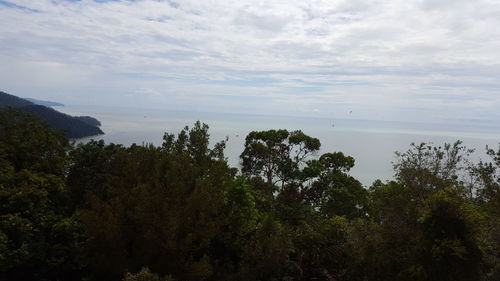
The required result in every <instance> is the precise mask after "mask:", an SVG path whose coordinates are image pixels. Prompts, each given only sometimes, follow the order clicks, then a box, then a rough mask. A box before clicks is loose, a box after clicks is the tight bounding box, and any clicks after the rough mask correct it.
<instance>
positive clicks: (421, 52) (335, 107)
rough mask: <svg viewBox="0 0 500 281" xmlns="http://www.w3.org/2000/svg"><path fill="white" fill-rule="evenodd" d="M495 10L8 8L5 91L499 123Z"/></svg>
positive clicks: (55, 4) (22, 4)
mask: <svg viewBox="0 0 500 281" xmlns="http://www.w3.org/2000/svg"><path fill="white" fill-rule="evenodd" d="M499 26H500V2H498V0H475V1H469V0H467V1H466V0H391V1H389V0H386V1H376V0H363V1H361V0H325V1H323V0H301V1H298V0H297V1H296V0H284V1H273V0H268V1H258V0H231V1H228V0H183V1H173V0H172V1H155V0H136V1H131V0H113V1H105V0H100V1H97V0H80V1H76V0H72V1H68V0H0V63H1V67H0V90H1V91H5V92H8V93H11V94H14V95H17V96H21V97H33V98H38V99H49V100H53V101H58V102H63V103H66V104H80V105H105V106H124V107H140V108H157V109H158V108H164V109H165V110H172V109H179V110H193V111H211V112H236V113H250V114H266V115H273V114H276V115H294V116H311V117H326V118H330V117H331V118H344V117H345V118H356V119H365V120H398V121H414V122H433V123H447V122H452V123H457V122H458V123H459V122H472V123H477V124H496V123H498V121H500V110H498V108H500V92H499V90H500V28H499Z"/></svg>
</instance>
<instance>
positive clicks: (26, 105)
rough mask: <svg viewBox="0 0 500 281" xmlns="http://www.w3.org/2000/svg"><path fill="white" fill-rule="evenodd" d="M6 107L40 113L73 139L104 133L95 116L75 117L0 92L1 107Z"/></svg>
mask: <svg viewBox="0 0 500 281" xmlns="http://www.w3.org/2000/svg"><path fill="white" fill-rule="evenodd" d="M6 107H13V108H18V109H20V110H22V111H24V112H27V113H31V114H35V115H38V116H39V117H40V118H41V119H43V120H45V121H46V122H47V123H48V124H49V126H50V127H51V128H53V129H57V130H63V131H64V133H65V135H66V136H67V137H69V138H72V139H76V138H83V137H89V136H96V135H102V134H104V132H103V131H102V130H101V129H100V128H99V127H98V125H100V122H99V121H98V120H97V119H95V118H92V117H89V116H79V117H73V116H70V115H67V114H64V113H61V112H59V111H57V110H55V109H52V108H50V107H46V106H43V105H36V104H33V103H32V102H30V101H27V100H25V99H22V98H19V97H16V96H13V95H10V94H7V93H5V92H0V109H1V108H6Z"/></svg>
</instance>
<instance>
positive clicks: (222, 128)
mask: <svg viewBox="0 0 500 281" xmlns="http://www.w3.org/2000/svg"><path fill="white" fill-rule="evenodd" d="M57 110H59V111H62V112H65V113H68V114H70V115H90V116H93V117H95V118H97V119H99V120H100V121H101V123H102V127H101V128H102V130H103V131H104V132H105V135H103V136H97V137H94V139H103V140H104V141H106V142H109V143H111V142H112V143H120V144H123V145H126V146H128V145H130V144H132V143H137V144H142V143H153V144H155V145H160V144H161V143H162V137H163V134H164V133H165V132H168V133H178V132H179V131H180V130H181V129H182V128H183V127H184V126H192V125H193V124H194V122H196V121H197V120H200V121H201V122H204V123H207V124H208V125H209V126H210V130H209V132H210V139H211V141H212V142H213V143H215V142H217V141H220V140H223V139H225V138H226V137H228V138H229V140H228V142H227V148H226V157H227V158H228V160H229V162H230V164H231V165H232V166H235V167H239V155H240V154H241V152H242V151H243V144H244V141H245V136H246V135H247V134H248V133H249V132H250V131H256V130H259V131H260V130H268V129H288V130H297V129H300V130H302V131H303V132H304V133H306V134H308V135H310V136H313V137H317V138H319V139H320V140H321V152H320V153H324V152H334V151H342V152H343V153H344V154H347V155H350V156H353V157H354V158H355V159H356V166H355V167H354V168H353V170H352V171H351V175H352V176H354V177H356V178H357V179H358V180H360V181H361V182H362V183H363V184H364V185H367V186H368V185H370V184H371V183H372V182H373V181H374V180H376V179H381V180H389V179H391V178H392V177H393V174H394V173H393V170H392V162H393V161H394V160H395V157H394V152H395V151H406V150H407V149H408V148H409V145H410V143H412V142H415V143H420V142H432V143H434V144H435V145H442V144H443V143H445V142H448V143H450V142H454V141H456V140H462V141H463V142H464V145H466V146H467V147H469V148H475V149H476V151H477V152H476V154H475V156H474V157H475V158H476V159H479V158H482V159H487V157H486V156H485V155H484V151H485V147H486V145H489V146H492V147H497V145H498V142H499V141H500V129H499V128H494V127H481V126H477V125H474V124H469V125H464V124H458V125H457V124H455V125H454V124H421V123H403V122H384V121H366V120H355V119H341V120H332V119H326V118H304V117H276V116H259V115H240V114H229V113H207V112H185V111H171V110H157V109H131V108H114V107H95V106H92V107H91V106H65V107H58V108H57ZM89 139H90V138H89ZM89 139H82V140H80V141H88V140H89Z"/></svg>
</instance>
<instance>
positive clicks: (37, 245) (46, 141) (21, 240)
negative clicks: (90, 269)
mask: <svg viewBox="0 0 500 281" xmlns="http://www.w3.org/2000/svg"><path fill="white" fill-rule="evenodd" d="M0 132H1V134H2V136H3V137H2V138H0V151H1V154H0V171H1V173H0V249H1V251H0V279H2V280H61V279H74V278H77V277H78V276H80V274H81V270H82V268H83V267H84V264H83V263H82V257H83V254H84V251H85V243H86V240H87V237H86V235H85V232H84V231H83V228H82V226H81V224H80V223H79V220H78V219H77V218H76V217H75V216H73V215H72V214H71V212H70V211H69V209H70V208H69V200H68V198H69V197H68V193H67V190H66V187H65V184H64V177H63V176H64V173H65V171H66V165H67V159H66V153H67V151H68V149H69V144H68V140H67V139H66V138H65V137H63V136H62V135H61V134H60V133H58V132H54V131H51V130H49V129H48V128H47V127H46V125H45V124H44V123H42V122H41V121H40V120H39V119H37V118H34V117H32V116H25V115H22V114H21V113H20V112H18V111H15V110H6V111H2V112H1V113H0Z"/></svg>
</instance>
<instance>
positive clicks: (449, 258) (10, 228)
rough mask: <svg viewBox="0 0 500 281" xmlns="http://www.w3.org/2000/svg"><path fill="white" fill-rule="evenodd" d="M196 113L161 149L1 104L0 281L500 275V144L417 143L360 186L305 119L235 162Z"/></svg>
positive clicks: (452, 279) (376, 280)
mask: <svg viewBox="0 0 500 281" xmlns="http://www.w3.org/2000/svg"><path fill="white" fill-rule="evenodd" d="M224 147H225V143H224V141H222V142H219V143H217V144H215V145H214V146H213V147H210V146H209V131H208V126H207V125H205V124H201V123H199V122H198V123H196V124H194V126H193V127H192V128H187V127H186V128H185V129H184V130H182V131H181V132H179V133H178V134H177V135H173V134H165V136H164V142H163V144H162V145H161V146H154V145H144V146H138V145H132V146H130V147H124V146H121V145H116V144H105V143H104V142H102V141H91V142H88V143H86V144H79V145H77V146H76V147H73V146H71V145H70V144H69V142H68V139H67V138H66V137H65V136H63V135H62V134H61V133H59V132H56V131H53V130H51V129H50V128H49V127H48V125H46V124H45V123H44V122H42V121H41V120H40V119H38V118H36V117H34V116H28V115H25V113H22V112H20V111H16V110H13V109H7V110H1V111H0V280H11V281H17V280H108V281H112V280H128V281H132V280H155V281H158V280H170V281H172V280H178V281H181V280H182V281H189V280H214V281H215V280H325V281H331V280H339V281H340V280H343V281H361V280H366V281H385V280H391V281H392V280H394V281H398V280H401V281H403V280H404V281H406V280H416V281H443V280H444V281H446V280H449V281H457V280H463V281H473V280H478V281H479V280H484V281H493V280H500V235H499V233H500V181H499V180H500V173H499V170H498V169H499V167H500V150H497V149H489V150H487V154H488V155H489V156H490V161H487V162H480V163H471V162H470V161H469V160H471V159H470V157H469V154H470V151H469V150H467V149H466V148H465V147H463V146H462V145H461V143H460V142H457V143H454V144H446V145H444V146H441V147H432V146H430V145H426V144H413V145H411V146H410V148H409V150H408V151H406V152H402V153H399V154H397V156H396V157H397V158H396V160H395V165H394V170H395V178H394V180H392V181H389V182H380V181H376V182H375V183H373V185H372V186H370V187H367V188H365V187H363V186H362V185H361V184H360V182H359V181H358V180H356V179H355V178H353V177H352V176H350V175H349V170H350V169H351V168H352V167H353V166H354V165H355V159H353V158H352V157H350V156H347V155H344V154H343V153H342V152H331V153H324V154H322V155H319V156H316V154H317V152H318V151H319V149H320V147H321V143H320V140H318V139H316V138H314V137H311V136H308V135H306V134H304V133H303V132H301V131H292V132H290V131H287V130H269V131H261V132H251V133H250V134H249V135H248V136H247V137H246V142H245V148H244V151H243V152H242V154H241V164H242V165H241V166H242V167H241V169H238V168H234V167H230V166H229V165H228V163H227V160H226V158H225V156H224Z"/></svg>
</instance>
